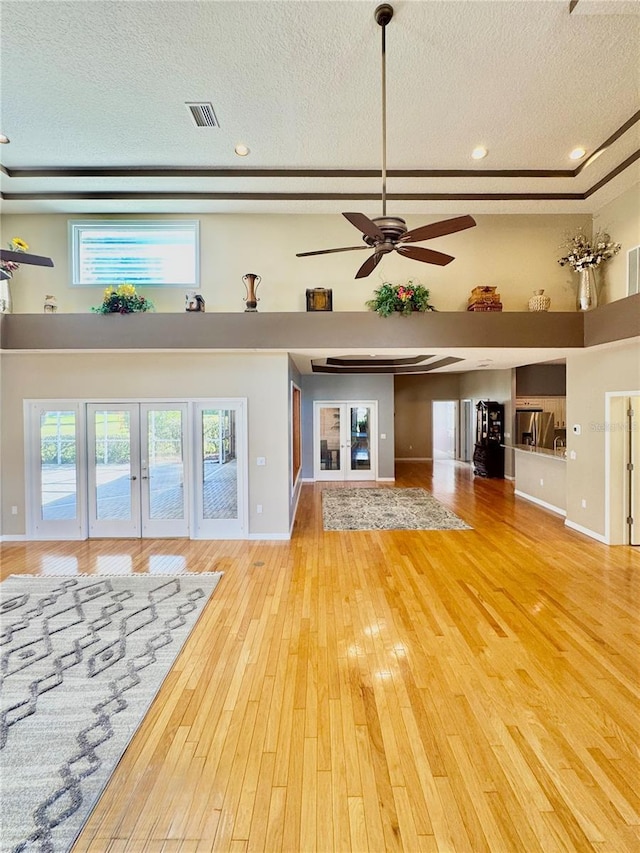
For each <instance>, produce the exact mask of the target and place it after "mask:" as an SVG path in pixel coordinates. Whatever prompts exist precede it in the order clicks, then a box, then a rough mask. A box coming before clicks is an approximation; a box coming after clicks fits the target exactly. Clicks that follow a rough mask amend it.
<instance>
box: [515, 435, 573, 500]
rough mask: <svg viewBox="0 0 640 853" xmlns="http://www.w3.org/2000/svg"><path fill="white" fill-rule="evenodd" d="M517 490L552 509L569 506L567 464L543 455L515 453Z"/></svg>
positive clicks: (561, 460)
mask: <svg viewBox="0 0 640 853" xmlns="http://www.w3.org/2000/svg"><path fill="white" fill-rule="evenodd" d="M513 456H514V459H515V471H516V490H517V491H518V492H522V493H523V494H525V495H529V496H530V497H532V498H537V499H538V500H539V501H542V502H543V503H545V504H548V505H549V506H550V507H556V509H559V510H564V509H566V506H567V463H566V462H565V461H564V460H563V459H557V458H553V457H550V456H544V455H543V454H541V453H529V452H521V451H518V450H516V451H513Z"/></svg>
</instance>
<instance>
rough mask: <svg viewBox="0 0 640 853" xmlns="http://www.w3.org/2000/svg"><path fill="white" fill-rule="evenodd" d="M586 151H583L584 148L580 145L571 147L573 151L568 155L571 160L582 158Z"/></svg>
mask: <svg viewBox="0 0 640 853" xmlns="http://www.w3.org/2000/svg"><path fill="white" fill-rule="evenodd" d="M586 153H587V152H586V151H585V149H584V148H581V147H580V146H578V147H577V148H574V149H573V151H572V152H571V153H570V154H569V157H570V158H571V159H572V160H582V158H583V157H584V155H585V154H586Z"/></svg>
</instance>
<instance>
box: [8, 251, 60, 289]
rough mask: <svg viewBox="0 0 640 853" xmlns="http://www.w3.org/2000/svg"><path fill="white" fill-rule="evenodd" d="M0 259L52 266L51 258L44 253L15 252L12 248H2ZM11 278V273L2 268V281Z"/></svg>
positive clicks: (16, 262) (37, 265) (15, 262)
mask: <svg viewBox="0 0 640 853" xmlns="http://www.w3.org/2000/svg"><path fill="white" fill-rule="evenodd" d="M0 261H13V263H14V264H31V265H32V266H35V267H52V266H53V261H52V260H51V258H46V257H45V256H44V255H30V254H28V253H27V252H14V251H12V250H10V249H0ZM8 278H11V276H10V275H9V273H7V272H6V271H5V270H3V269H0V281H3V280H4V279H8Z"/></svg>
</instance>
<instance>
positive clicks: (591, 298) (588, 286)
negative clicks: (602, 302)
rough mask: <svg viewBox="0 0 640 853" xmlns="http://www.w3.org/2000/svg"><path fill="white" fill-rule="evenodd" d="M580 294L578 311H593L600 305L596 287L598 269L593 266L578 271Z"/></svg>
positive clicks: (577, 303)
mask: <svg viewBox="0 0 640 853" xmlns="http://www.w3.org/2000/svg"><path fill="white" fill-rule="evenodd" d="M578 275H579V276H580V278H579V280H578V295H577V299H576V307H577V309H578V311H592V310H593V309H594V308H597V307H598V290H597V287H596V271H595V269H594V268H593V267H585V268H584V269H582V270H580V271H579V272H578Z"/></svg>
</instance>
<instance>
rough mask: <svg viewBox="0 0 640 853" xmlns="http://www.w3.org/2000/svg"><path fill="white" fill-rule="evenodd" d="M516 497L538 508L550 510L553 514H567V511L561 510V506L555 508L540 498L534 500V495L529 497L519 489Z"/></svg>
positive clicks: (515, 493) (515, 492)
mask: <svg viewBox="0 0 640 853" xmlns="http://www.w3.org/2000/svg"><path fill="white" fill-rule="evenodd" d="M514 495H517V496H518V497H519V498H524V500H525V501H530V502H531V503H532V504H537V505H538V506H541V507H543V509H550V510H551V512H555V513H556V514H557V515H565V516H566V514H567V511H566V509H560V507H559V506H554V505H553V504H550V503H547V502H546V501H542V500H540V498H534V497H533V495H528V494H527V493H526V492H521V491H519V490H518V489H516V490H515V491H514Z"/></svg>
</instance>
